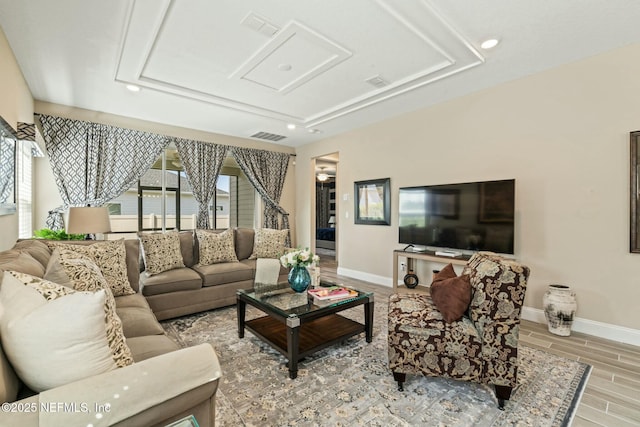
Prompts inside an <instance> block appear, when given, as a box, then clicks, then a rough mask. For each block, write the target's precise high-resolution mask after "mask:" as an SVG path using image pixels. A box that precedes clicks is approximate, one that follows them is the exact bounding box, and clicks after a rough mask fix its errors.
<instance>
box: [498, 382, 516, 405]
mask: <svg viewBox="0 0 640 427" xmlns="http://www.w3.org/2000/svg"><path fill="white" fill-rule="evenodd" d="M494 387H495V389H496V397H497V398H498V408H500V410H501V411H504V401H505V400H509V398H510V397H511V390H513V388H512V387H509V386H506V385H495V384H494Z"/></svg>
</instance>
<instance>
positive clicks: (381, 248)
mask: <svg viewBox="0 0 640 427" xmlns="http://www.w3.org/2000/svg"><path fill="white" fill-rule="evenodd" d="M638 75H640V45H634V46H630V47H627V48H623V49H619V50H616V51H612V52H609V53H606V54H602V55H600V56H597V57H593V58H589V59H587V60H583V61H581V62H577V63H573V64H569V65H566V66H562V67H560V68H557V69H553V70H549V71H546V72H543V73H540V74H537V75H534V76H530V77H527V78H523V79H520V80H517V81H513V82H510V83H507V84H503V85H501V86H498V87H495V88H492V89H488V90H485V91H482V92H479V93H475V94H472V95H469V96H466V97H463V98H459V99H456V100H453V101H451V102H448V103H444V104H441V105H438V106H435V107H433V108H429V109H424V110H421V111H417V112H413V113H410V114H405V115H402V116H400V117H397V118H394V119H391V120H388V121H385V122H380V123H377V124H374V125H372V126H368V127H366V128H363V129H360V130H357V131H353V132H350V133H347V134H343V135H340V136H337V137H333V138H328V139H326V140H324V141H321V142H318V143H314V144H309V145H307V146H304V147H301V148H299V149H298V150H297V163H298V164H297V168H296V171H297V174H298V175H297V180H298V182H299V183H300V185H299V186H298V188H297V199H296V200H297V202H296V203H297V212H298V217H297V228H298V231H299V234H298V237H299V241H300V242H301V243H302V244H305V243H308V242H309V240H310V239H311V237H310V236H311V230H310V221H309V218H310V216H311V213H310V210H309V206H311V200H310V195H311V194H313V193H312V192H311V190H310V189H311V186H312V182H311V177H312V176H313V175H312V173H311V171H310V159H311V158H313V157H316V156H320V155H323V154H326V153H330V152H334V151H337V152H339V158H340V162H339V166H338V170H339V175H338V184H339V186H340V188H341V190H339V193H338V197H337V199H338V209H339V215H340V218H341V221H340V227H339V242H338V245H339V248H340V252H339V260H338V261H339V267H340V270H341V271H343V272H346V273H350V274H355V275H359V276H361V277H369V278H370V279H372V280H378V281H379V282H384V283H386V284H387V285H391V276H392V255H391V254H392V251H393V250H394V249H397V248H401V245H399V244H398V217H397V212H398V208H397V202H398V187H403V186H410V185H425V184H445V183H454V182H468V181H479V180H492V179H505V178H515V179H516V210H517V212H516V221H517V224H516V257H517V258H518V259H519V260H521V261H522V262H523V263H526V264H527V265H529V266H530V267H531V270H532V276H531V280H530V283H529V288H528V291H527V296H526V301H525V305H526V306H528V307H532V308H537V309H540V308H541V306H542V303H541V301H542V296H543V293H544V292H545V290H546V287H547V285H548V284H550V283H566V284H568V285H570V286H572V287H573V288H574V289H575V290H576V292H577V298H578V304H579V306H578V313H577V316H578V317H580V318H583V319H589V320H593V321H597V322H603V323H607V324H611V325H618V326H624V327H628V328H632V329H636V330H638V329H640V310H638V301H640V274H639V273H640V255H638V254H630V253H629V200H628V199H629V132H630V131H634V130H637V129H640V102H638V94H639V93H640V78H638ZM385 177H390V178H391V187H392V197H391V200H392V207H391V211H392V224H391V226H388V227H386V226H367V225H355V224H354V223H353V182H354V181H358V180H364V179H374V178H385ZM344 193H348V197H349V200H348V201H344V200H343V194H344ZM347 214H348V215H349V218H348V219H346V218H345V215H347ZM363 275H364V276H363ZM367 275H368V276H367Z"/></svg>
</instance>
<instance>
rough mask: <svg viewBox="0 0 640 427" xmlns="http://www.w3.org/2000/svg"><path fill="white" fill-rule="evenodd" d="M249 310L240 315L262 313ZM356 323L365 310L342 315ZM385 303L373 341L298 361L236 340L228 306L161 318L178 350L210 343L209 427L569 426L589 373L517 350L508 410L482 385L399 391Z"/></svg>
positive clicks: (424, 385) (427, 382) (416, 382)
mask: <svg viewBox="0 0 640 427" xmlns="http://www.w3.org/2000/svg"><path fill="white" fill-rule="evenodd" d="M261 315H262V314H261V312H260V311H258V310H256V309H254V308H252V307H247V319H250V318H253V317H258V316H261ZM344 315H345V316H347V317H350V318H352V319H354V320H359V321H362V319H363V309H362V307H356V308H353V309H350V310H347V311H345V312H344ZM386 317H387V310H386V302H382V303H381V302H380V301H377V302H376V307H375V315H374V331H373V332H374V337H373V342H372V343H370V344H367V343H366V341H365V339H364V337H363V336H362V335H361V336H356V337H353V338H351V339H349V340H346V341H345V342H344V343H342V344H340V345H335V346H332V347H329V348H327V349H325V350H322V351H320V352H318V353H316V354H315V355H313V356H310V357H308V358H306V359H304V360H303V361H301V362H300V363H299V365H298V366H299V371H298V378H296V379H295V380H291V379H289V375H288V369H287V367H286V359H285V358H284V357H283V356H282V355H281V354H280V353H278V352H277V351H275V350H273V349H272V348H271V347H270V346H269V345H267V344H265V343H263V342H262V341H261V340H259V339H258V338H257V337H255V336H254V335H253V334H252V333H250V332H248V331H247V332H246V333H245V337H244V338H242V339H239V338H238V331H237V321H236V309H235V307H229V308H224V309H218V310H212V311H208V312H204V313H199V314H196V315H192V316H186V317H182V318H178V319H173V320H169V321H164V322H162V324H163V326H164V328H165V330H166V331H167V333H168V335H169V336H170V337H172V338H173V339H174V340H175V341H176V342H177V343H178V344H180V345H181V346H184V347H186V346H192V345H196V344H200V343H203V342H211V343H213V344H214V346H215V348H216V351H217V353H218V357H219V360H220V365H221V367H222V372H223V377H222V379H221V381H220V385H219V389H218V393H217V395H216V425H217V426H222V427H227V426H234V427H236V426H515V425H517V426H565V425H570V422H571V419H572V417H573V414H574V413H575V410H576V407H577V405H578V402H579V400H580V397H581V395H582V392H583V390H584V387H585V384H586V381H587V379H588V376H589V373H590V370H591V367H590V366H589V365H586V364H584V363H580V362H577V361H573V360H569V359H565V358H562V357H558V356H555V355H553V354H550V353H546V352H543V351H540V350H537V349H533V348H529V347H526V346H523V345H522V344H521V345H520V347H519V358H520V365H519V366H520V368H519V371H518V386H517V387H516V388H515V389H514V391H513V393H512V395H511V399H510V400H509V401H508V402H507V403H506V405H505V410H504V411H500V410H499V409H498V405H497V400H496V398H495V395H494V392H493V388H490V387H489V386H486V385H481V384H474V383H468V382H461V381H454V380H448V379H444V378H427V377H422V376H411V375H410V376H408V377H407V382H406V383H405V391H404V392H399V391H397V387H396V383H395V382H394V381H393V376H392V375H391V373H390V371H389V369H388V367H387V318H386Z"/></svg>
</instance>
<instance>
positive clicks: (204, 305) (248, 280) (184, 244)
mask: <svg viewBox="0 0 640 427" xmlns="http://www.w3.org/2000/svg"><path fill="white" fill-rule="evenodd" d="M233 231H234V246H235V252H236V256H237V257H238V260H239V262H223V263H219V264H212V265H201V264H199V263H198V259H199V247H198V241H197V239H196V238H194V233H193V232H190V231H183V232H180V250H181V252H182V258H183V261H184V265H185V267H183V268H177V269H174V270H169V271H165V272H163V273H159V274H155V275H152V276H147V275H146V273H144V272H142V274H141V275H140V287H141V292H142V295H144V296H145V298H146V299H147V302H148V303H149V306H151V309H152V310H153V312H154V313H155V315H156V317H157V318H158V320H164V319H170V318H173V317H178V316H184V315H187V314H192V313H198V312H200V311H204V310H211V309H213V308H218V307H225V306H229V305H233V304H235V303H236V291H238V290H239V289H251V288H252V287H253V279H254V277H255V274H256V260H255V259H249V257H250V256H251V253H252V252H253V239H254V235H255V231H254V230H253V229H251V228H236V229H234V230H233ZM287 274H288V270H287V269H286V268H284V267H281V269H280V280H282V281H286V276H287Z"/></svg>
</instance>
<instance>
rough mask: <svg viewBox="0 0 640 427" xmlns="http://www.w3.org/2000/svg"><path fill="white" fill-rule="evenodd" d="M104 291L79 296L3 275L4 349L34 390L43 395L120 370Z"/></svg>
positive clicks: (20, 276)
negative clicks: (108, 325) (112, 345)
mask: <svg viewBox="0 0 640 427" xmlns="http://www.w3.org/2000/svg"><path fill="white" fill-rule="evenodd" d="M105 292H106V291H105V290H100V291H98V292H77V291H75V290H73V289H71V288H68V287H66V286H62V285H58V284H56V283H52V282H49V281H46V280H43V279H41V278H37V277H34V276H29V275H26V274H23V273H17V272H6V273H4V277H3V280H2V287H1V288H0V303H1V304H2V306H3V308H4V310H3V315H2V317H1V318H0V328H1V336H2V347H3V349H4V350H5V351H6V353H7V357H8V358H9V360H10V361H11V364H12V365H13V367H14V368H15V369H16V372H17V373H18V376H19V377H20V378H21V379H22V381H24V383H25V384H26V385H27V386H28V387H29V388H31V389H32V390H35V391H43V390H47V389H49V388H53V387H58V386H60V385H63V384H67V383H69V382H72V381H77V380H79V379H82V378H87V377H90V376H93V375H97V374H100V373H103V372H108V371H110V370H112V369H114V368H116V363H115V360H114V358H113V354H112V351H111V348H110V347H109V342H108V339H107V331H106V325H105V312H104V307H105V299H106V297H105Z"/></svg>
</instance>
